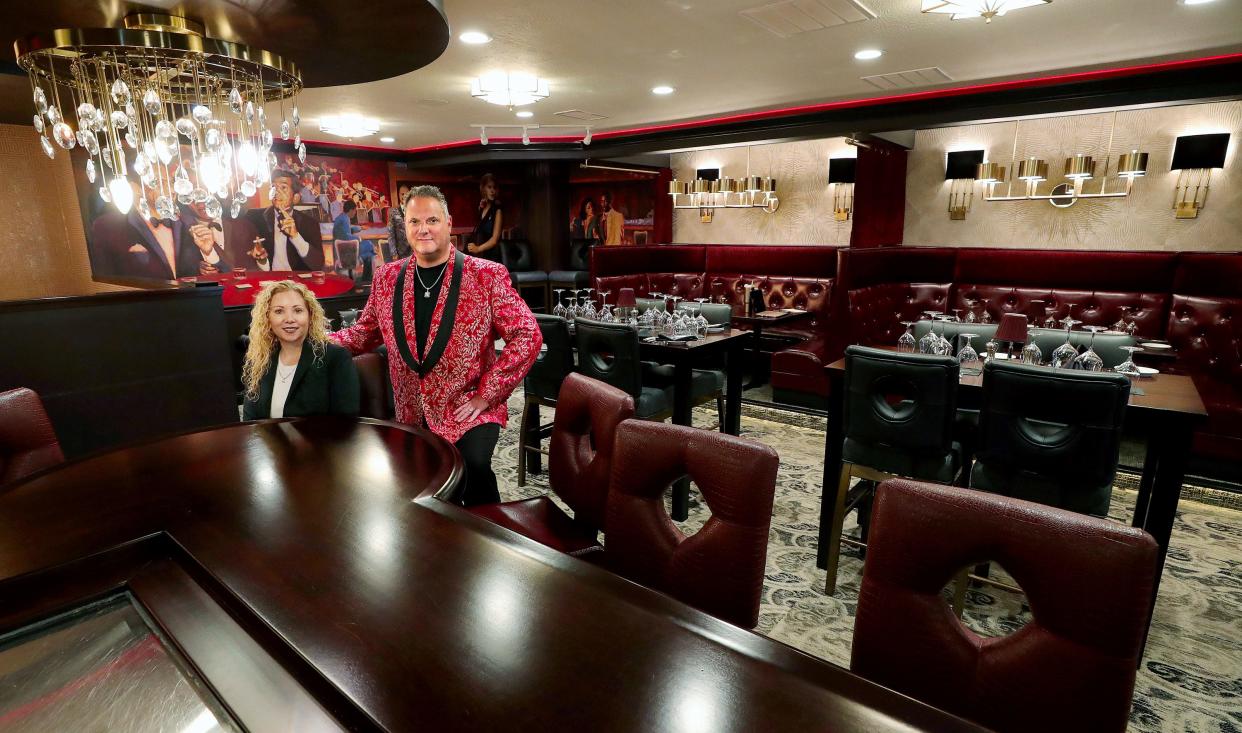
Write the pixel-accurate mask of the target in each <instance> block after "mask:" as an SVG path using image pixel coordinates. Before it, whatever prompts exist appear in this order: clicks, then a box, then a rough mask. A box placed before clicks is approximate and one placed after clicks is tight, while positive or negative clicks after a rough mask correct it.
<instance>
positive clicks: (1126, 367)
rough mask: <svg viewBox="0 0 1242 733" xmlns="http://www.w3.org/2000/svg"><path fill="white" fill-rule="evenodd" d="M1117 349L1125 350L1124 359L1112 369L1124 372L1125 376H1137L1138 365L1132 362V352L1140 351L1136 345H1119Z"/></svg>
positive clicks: (1119, 372)
mask: <svg viewBox="0 0 1242 733" xmlns="http://www.w3.org/2000/svg"><path fill="white" fill-rule="evenodd" d="M1118 348H1119V349H1121V350H1122V351H1124V352H1126V360H1125V361H1123V362H1121V363H1120V364H1118V365H1117V366H1115V367H1113V371H1114V372H1117V373H1118V374H1124V375H1126V376H1127V377H1137V376H1139V370H1138V365H1137V364H1135V363H1134V352H1136V351H1141V350H1142V349H1140V348H1139V347H1137V346H1119V347H1118Z"/></svg>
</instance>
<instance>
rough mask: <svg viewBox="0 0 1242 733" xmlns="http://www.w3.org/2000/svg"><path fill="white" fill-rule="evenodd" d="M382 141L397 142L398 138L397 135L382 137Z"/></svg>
mask: <svg viewBox="0 0 1242 733" xmlns="http://www.w3.org/2000/svg"><path fill="white" fill-rule="evenodd" d="M380 142H382V143H395V142H397V138H395V137H381V138H380Z"/></svg>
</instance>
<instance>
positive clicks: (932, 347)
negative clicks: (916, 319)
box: [919, 311, 940, 354]
mask: <svg viewBox="0 0 1242 733" xmlns="http://www.w3.org/2000/svg"><path fill="white" fill-rule="evenodd" d="M923 315H925V316H927V320H928V321H930V323H928V326H927V333H925V334H923V338H921V339H919V353H920V354H934V353H936V348H937V347H938V346H939V345H940V337H938V336H937V335H936V329H935V328H934V327H935V325H936V320H935V319H936V316H938V315H940V311H923Z"/></svg>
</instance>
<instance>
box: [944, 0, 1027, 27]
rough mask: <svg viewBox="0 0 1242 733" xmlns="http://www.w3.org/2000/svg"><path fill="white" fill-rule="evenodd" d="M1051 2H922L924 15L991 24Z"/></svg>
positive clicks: (1007, 0) (990, 0)
mask: <svg viewBox="0 0 1242 733" xmlns="http://www.w3.org/2000/svg"><path fill="white" fill-rule="evenodd" d="M1051 2H1052V0H923V12H924V13H947V14H949V15H950V17H951V19H952V20H967V19H970V18H983V22H984V23H991V22H992V19H993V18H999V17H1002V16H1004V15H1005V13H1008V12H1009V11H1011V10H1020V9H1022V8H1029V7H1033V6H1035V5H1048V4H1050V3H1051Z"/></svg>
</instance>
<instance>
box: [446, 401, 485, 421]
mask: <svg viewBox="0 0 1242 733" xmlns="http://www.w3.org/2000/svg"><path fill="white" fill-rule="evenodd" d="M486 409H487V400H486V399H484V398H483V397H478V396H476V397H471V398H470V401H469V402H467V403H466V404H464V405H462V406H461V407H458V408H457V409H456V410H454V411H453V419H454V420H456V421H457V422H470V421H471V420H474V419H475V418H476V417H478V416H479V415H480V414H482V413H483V411H484V410H486Z"/></svg>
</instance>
